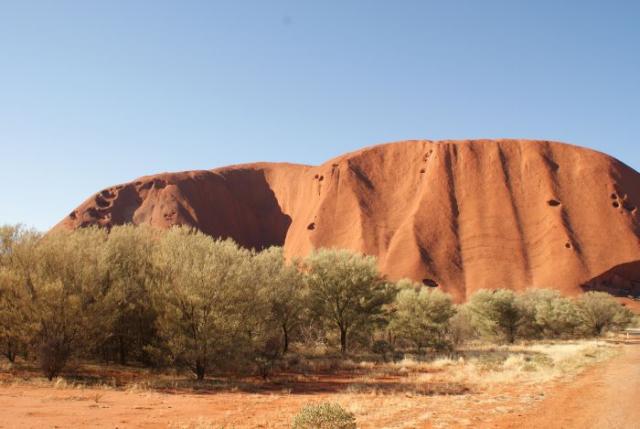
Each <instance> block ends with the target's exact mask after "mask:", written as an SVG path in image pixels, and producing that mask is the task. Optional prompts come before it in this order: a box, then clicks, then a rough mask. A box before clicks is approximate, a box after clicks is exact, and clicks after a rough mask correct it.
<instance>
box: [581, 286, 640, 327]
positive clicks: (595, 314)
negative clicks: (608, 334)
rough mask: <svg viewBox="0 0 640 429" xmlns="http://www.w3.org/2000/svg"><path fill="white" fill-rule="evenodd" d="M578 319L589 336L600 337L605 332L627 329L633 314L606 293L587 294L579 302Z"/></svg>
mask: <svg viewBox="0 0 640 429" xmlns="http://www.w3.org/2000/svg"><path fill="white" fill-rule="evenodd" d="M577 306H578V315H579V316H578V317H579V318H580V321H581V327H582V329H583V330H584V331H585V333H586V334H587V335H593V336H599V335H602V334H603V333H604V332H605V331H608V330H612V329H621V328H625V327H627V326H628V325H629V324H630V323H631V322H632V321H633V313H632V312H631V311H630V310H629V309H627V308H625V307H623V306H622V305H620V304H619V303H618V302H617V301H616V300H615V298H613V297H612V296H611V295H609V294H607V293H605V292H594V291H592V292H586V293H584V294H583V295H581V296H580V297H579V298H578V300H577Z"/></svg>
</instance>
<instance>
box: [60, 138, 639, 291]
mask: <svg viewBox="0 0 640 429" xmlns="http://www.w3.org/2000/svg"><path fill="white" fill-rule="evenodd" d="M639 206H640V174H639V173H637V172H636V171H634V170H633V169H631V168H629V167H628V166H626V165H624V164H623V163H621V162H619V161H617V160H615V159H613V158H611V157H609V156H607V155H605V154H602V153H599V152H595V151H592V150H588V149H583V148H579V147H576V146H570V145H566V144H561V143H552V142H546V141H527V140H498V141H494V140H473V141H439V142H433V141H426V140H420V141H406V142H400V143H393V144H385V145H379V146H374V147H370V148H365V149H362V150H360V151H357V152H353V153H349V154H346V155H343V156H340V157H338V158H335V159H332V160H330V161H327V162H326V163H324V164H322V165H320V166H317V167H311V166H305V165H294V164H283V163H280V164H278V163H257V164H246V165H238V166H232V167H225V168H219V169H215V170H205V171H190V172H183V173H164V174H159V175H155V176H147V177H142V178H139V179H137V180H135V181H133V182H130V183H126V184H122V185H118V186H114V187H111V188H108V189H105V190H103V191H101V192H99V193H97V194H95V195H93V196H92V197H91V198H89V199H88V200H87V201H85V202H84V203H83V204H82V205H81V206H79V207H78V208H77V209H75V210H74V211H73V212H72V213H71V214H70V215H69V216H68V217H67V218H65V219H64V220H62V221H61V222H60V223H59V224H58V225H57V227H56V228H58V229H73V228H78V227H82V226H87V225H93V224H97V225H103V226H106V227H109V226H111V225H119V224H123V223H128V222H133V223H135V224H150V225H154V226H156V227H159V228H167V227H169V226H171V225H176V224H188V225H193V226H196V227H198V228H200V229H201V230H202V231H204V232H206V233H208V234H211V235H213V236H216V237H232V238H234V239H235V240H236V241H237V242H239V243H240V244H242V245H245V246H248V247H255V248H262V247H264V246H269V245H283V246H284V247H285V251H286V253H287V255H289V256H305V255H306V254H307V253H308V252H310V251H311V250H312V249H314V248H318V247H342V248H350V249H354V250H357V251H361V252H364V253H367V254H371V255H375V256H377V257H378V260H379V264H380V268H381V270H382V271H383V272H384V273H385V274H387V275H388V276H389V277H390V278H391V279H398V278H401V277H410V278H413V279H415V280H417V281H424V282H425V283H428V284H432V285H434V284H438V285H440V286H441V287H442V288H443V289H444V290H446V291H447V292H449V293H451V294H452V295H453V296H454V297H455V298H456V300H458V301H462V300H464V299H465V297H466V296H468V294H469V293H472V292H474V291H475V290H477V289H480V288H495V287H507V288H512V289H516V290H521V289H525V288H527V287H553V288H557V289H559V290H560V291H562V292H563V293H565V294H568V295H575V294H577V293H579V292H580V291H581V290H582V288H581V286H583V285H585V284H589V285H588V287H591V288H598V289H603V290H607V291H609V292H612V293H615V294H618V295H621V296H626V295H627V294H629V293H635V294H640V240H639V238H640V213H639V209H638V207H639Z"/></svg>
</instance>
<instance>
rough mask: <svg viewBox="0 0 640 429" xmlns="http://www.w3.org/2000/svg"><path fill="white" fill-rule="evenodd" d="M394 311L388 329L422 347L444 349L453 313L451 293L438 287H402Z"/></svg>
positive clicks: (446, 345)
mask: <svg viewBox="0 0 640 429" xmlns="http://www.w3.org/2000/svg"><path fill="white" fill-rule="evenodd" d="M395 308H396V311H395V313H394V315H393V318H392V321H391V324H390V326H389V328H390V329H391V330H392V331H393V332H394V333H395V334H396V335H397V336H398V337H399V338H402V339H404V340H407V341H410V342H411V343H413V344H414V345H415V346H416V347H417V348H418V350H421V349H422V348H423V347H433V348H435V349H440V350H441V349H446V348H448V347H449V346H450V343H449V340H448V338H447V335H446V334H447V328H448V324H449V320H450V319H451V317H453V315H454V314H455V308H454V306H453V301H452V300H451V296H450V295H448V294H446V293H444V292H442V291H441V290H439V289H432V288H426V287H421V286H420V285H416V286H413V285H412V286H411V287H405V288H403V289H402V290H400V292H399V293H398V295H397V297H396V301H395Z"/></svg>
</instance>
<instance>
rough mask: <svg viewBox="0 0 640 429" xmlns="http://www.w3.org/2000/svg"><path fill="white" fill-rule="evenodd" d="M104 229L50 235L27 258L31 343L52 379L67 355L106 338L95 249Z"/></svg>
mask: <svg viewBox="0 0 640 429" xmlns="http://www.w3.org/2000/svg"><path fill="white" fill-rule="evenodd" d="M105 239H106V231H104V230H98V229H95V228H87V229H83V230H80V231H77V232H74V233H56V234H50V235H48V236H47V237H45V238H43V239H42V240H41V242H40V243H38V246H37V248H36V249H35V250H34V253H33V255H32V257H33V259H32V270H31V271H30V272H29V273H28V274H27V277H28V280H27V282H28V284H29V285H30V290H31V292H30V303H29V306H30V309H31V310H32V311H33V314H32V319H31V320H32V323H34V325H35V326H34V332H35V335H34V338H33V340H32V345H33V346H34V348H35V349H36V351H37V352H38V353H39V359H40V363H41V366H42V370H43V372H44V373H45V375H46V376H47V377H48V378H49V379H52V378H53V377H55V376H56V375H57V374H58V373H59V372H60V371H61V370H62V369H63V368H64V366H65V365H66V363H67V361H68V359H69V358H70V357H71V356H72V355H73V354H87V352H88V351H90V350H93V349H95V347H96V345H97V344H98V343H101V342H102V341H103V340H104V338H105V336H106V335H108V326H109V324H110V320H111V317H112V314H111V312H110V311H108V310H107V309H106V308H105V307H104V305H103V303H104V292H105V290H104V287H103V283H102V274H101V268H100V247H101V246H102V244H103V243H104V240H105Z"/></svg>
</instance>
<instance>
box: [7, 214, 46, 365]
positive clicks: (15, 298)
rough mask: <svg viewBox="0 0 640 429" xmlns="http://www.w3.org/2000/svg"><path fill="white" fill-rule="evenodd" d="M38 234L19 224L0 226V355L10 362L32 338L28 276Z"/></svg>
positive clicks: (23, 349) (26, 348)
mask: <svg viewBox="0 0 640 429" xmlns="http://www.w3.org/2000/svg"><path fill="white" fill-rule="evenodd" d="M40 237H41V236H40V234H39V233H37V232H35V231H33V230H29V229H26V228H24V227H23V226H21V225H4V226H0V353H2V354H3V355H4V356H5V357H6V358H7V359H9V361H10V362H14V361H15V359H16V357H17V355H18V353H22V354H26V353H27V350H28V346H29V343H30V340H31V338H32V337H33V335H34V332H35V330H34V324H33V320H32V319H33V318H32V315H33V309H32V308H31V299H32V295H31V292H32V288H31V284H30V280H29V279H30V275H29V273H30V272H31V271H32V269H33V264H32V262H33V257H32V255H33V252H34V250H35V246H36V243H37V242H38V240H39V239H40Z"/></svg>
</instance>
